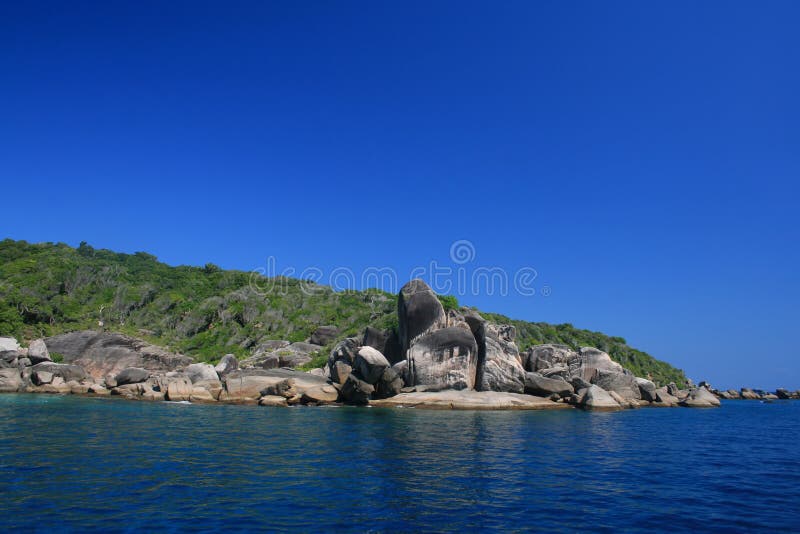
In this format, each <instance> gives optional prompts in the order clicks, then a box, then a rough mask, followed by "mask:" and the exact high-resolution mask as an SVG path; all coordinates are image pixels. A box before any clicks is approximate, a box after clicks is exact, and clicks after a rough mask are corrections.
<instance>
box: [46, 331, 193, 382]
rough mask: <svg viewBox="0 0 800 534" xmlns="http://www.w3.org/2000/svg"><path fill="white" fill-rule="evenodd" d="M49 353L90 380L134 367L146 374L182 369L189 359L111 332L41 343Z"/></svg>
mask: <svg viewBox="0 0 800 534" xmlns="http://www.w3.org/2000/svg"><path fill="white" fill-rule="evenodd" d="M44 341H45V344H46V345H47V348H48V350H49V351H50V352H57V353H59V354H61V355H62V356H63V357H64V362H65V363H70V364H75V365H79V366H81V367H82V368H84V369H85V370H86V372H87V373H88V374H90V375H91V376H92V377H94V378H96V379H98V378H103V377H105V376H106V375H109V374H111V375H117V374H118V373H119V372H120V371H122V370H123V369H126V368H129V367H137V368H141V369H146V370H148V371H150V372H167V371H174V370H176V369H183V368H184V367H186V366H187V365H189V364H190V363H193V361H194V360H193V359H192V358H190V357H188V356H184V355H182V354H175V353H172V352H169V351H167V350H165V349H163V348H161V347H157V346H155V345H151V344H150V343H147V342H146V341H143V340H141V339H136V338H133V337H129V336H126V335H123V334H116V333H113V332H96V331H93V330H83V331H79V332H70V333H67V334H61V335H58V336H53V337H49V338H47V339H45V340H44Z"/></svg>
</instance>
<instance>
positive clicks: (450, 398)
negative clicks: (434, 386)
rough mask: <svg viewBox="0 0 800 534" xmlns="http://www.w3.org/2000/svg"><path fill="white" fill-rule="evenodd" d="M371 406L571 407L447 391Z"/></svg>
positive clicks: (526, 398)
mask: <svg viewBox="0 0 800 534" xmlns="http://www.w3.org/2000/svg"><path fill="white" fill-rule="evenodd" d="M370 406H375V407H393V408H397V407H402V408H426V409H438V410H559V409H565V408H570V406H569V405H568V404H564V403H560V402H553V401H551V400H549V399H544V398H542V397H535V396H533V395H524V394H520V393H503V392H497V391H475V390H452V389H449V390H444V391H436V392H426V391H424V392H412V393H400V394H399V395H395V396H394V397H391V398H389V399H383V400H372V401H370Z"/></svg>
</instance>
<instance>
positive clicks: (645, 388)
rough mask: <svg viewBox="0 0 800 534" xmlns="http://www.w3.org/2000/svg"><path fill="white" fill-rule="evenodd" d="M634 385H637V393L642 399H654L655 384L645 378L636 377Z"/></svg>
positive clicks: (653, 400)
mask: <svg viewBox="0 0 800 534" xmlns="http://www.w3.org/2000/svg"><path fill="white" fill-rule="evenodd" d="M636 385H637V386H638V387H639V395H640V397H641V399H642V400H646V401H647V402H655V401H656V385H655V384H654V383H652V382H651V381H649V380H647V379H646V378H638V377H637V378H636Z"/></svg>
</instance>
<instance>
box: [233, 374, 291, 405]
mask: <svg viewBox="0 0 800 534" xmlns="http://www.w3.org/2000/svg"><path fill="white" fill-rule="evenodd" d="M283 380H286V377H284V376H275V375H274V374H270V371H266V370H261V369H240V370H238V371H233V372H232V373H230V374H228V375H227V376H226V377H225V382H224V386H225V390H224V391H223V392H222V393H221V394H220V397H219V400H220V401H227V402H234V403H243V402H248V401H253V402H255V401H256V400H258V398H259V397H261V391H262V390H264V389H266V388H268V387H270V386H273V385H275V384H277V383H278V382H281V381H283Z"/></svg>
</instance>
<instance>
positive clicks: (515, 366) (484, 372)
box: [465, 312, 525, 393]
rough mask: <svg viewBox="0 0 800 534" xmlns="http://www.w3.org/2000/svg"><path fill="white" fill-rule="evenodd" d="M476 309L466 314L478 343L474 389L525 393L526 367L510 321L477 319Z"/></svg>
mask: <svg viewBox="0 0 800 534" xmlns="http://www.w3.org/2000/svg"><path fill="white" fill-rule="evenodd" d="M476 316H477V314H476V313H474V312H473V313H472V314H470V315H469V316H468V317H465V321H466V323H467V324H469V326H470V328H471V329H472V330H471V331H472V334H473V336H474V337H475V341H476V343H477V345H478V362H477V369H476V376H475V389H477V390H478V391H502V392H506V393H522V392H523V391H524V390H525V368H524V367H523V366H522V361H521V359H520V356H519V350H518V349H517V345H516V343H514V339H515V337H516V329H515V328H514V327H513V326H511V325H496V324H492V323H488V322H486V321H481V320H478V318H479V317H480V316H477V317H476Z"/></svg>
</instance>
